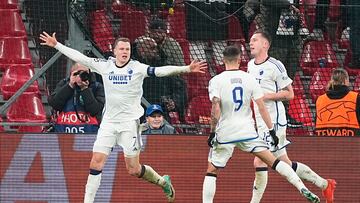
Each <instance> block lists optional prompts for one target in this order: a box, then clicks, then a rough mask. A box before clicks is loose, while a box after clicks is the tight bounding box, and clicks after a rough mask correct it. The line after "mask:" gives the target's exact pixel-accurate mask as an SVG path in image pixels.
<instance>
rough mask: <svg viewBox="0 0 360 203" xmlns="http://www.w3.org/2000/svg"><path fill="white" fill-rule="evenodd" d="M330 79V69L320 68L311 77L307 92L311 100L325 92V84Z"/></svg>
mask: <svg viewBox="0 0 360 203" xmlns="http://www.w3.org/2000/svg"><path fill="white" fill-rule="evenodd" d="M330 79H331V71H328V70H324V69H320V70H319V71H316V72H315V73H314V75H313V76H312V78H311V81H310V87H309V92H310V96H311V99H312V100H313V102H314V103H315V102H316V99H317V98H318V97H319V96H320V95H322V94H324V93H325V92H326V86H327V84H328V82H329V81H330Z"/></svg>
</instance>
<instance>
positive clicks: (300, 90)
mask: <svg viewBox="0 0 360 203" xmlns="http://www.w3.org/2000/svg"><path fill="white" fill-rule="evenodd" d="M292 86H293V89H294V94H295V95H296V96H301V97H305V91H304V85H303V83H302V81H301V78H300V75H299V74H298V73H296V74H295V77H294V81H293V83H292Z"/></svg>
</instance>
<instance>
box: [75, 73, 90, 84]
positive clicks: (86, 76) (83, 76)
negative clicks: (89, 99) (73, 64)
mask: <svg viewBox="0 0 360 203" xmlns="http://www.w3.org/2000/svg"><path fill="white" fill-rule="evenodd" d="M76 75H79V77H80V79H81V80H82V81H84V82H85V81H88V80H90V73H88V72H86V71H78V72H76V73H74V76H76Z"/></svg>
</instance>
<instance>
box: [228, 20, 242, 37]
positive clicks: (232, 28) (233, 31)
mask: <svg viewBox="0 0 360 203" xmlns="http://www.w3.org/2000/svg"><path fill="white" fill-rule="evenodd" d="M228 23H229V24H228V39H230V40H232V39H242V40H245V37H244V32H243V29H242V27H241V24H240V21H239V19H238V18H237V17H236V16H230V17H229V19H228Z"/></svg>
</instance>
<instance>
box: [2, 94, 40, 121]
mask: <svg viewBox="0 0 360 203" xmlns="http://www.w3.org/2000/svg"><path fill="white" fill-rule="evenodd" d="M6 117H7V119H8V121H9V122H33V123H43V122H47V119H46V113H45V110H44V106H43V104H42V102H41V99H40V98H39V97H38V96H37V95H35V94H23V95H21V96H20V97H19V98H18V99H17V100H16V101H15V102H14V103H13V104H12V105H11V106H10V107H9V109H8V111H7V113H6Z"/></svg>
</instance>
